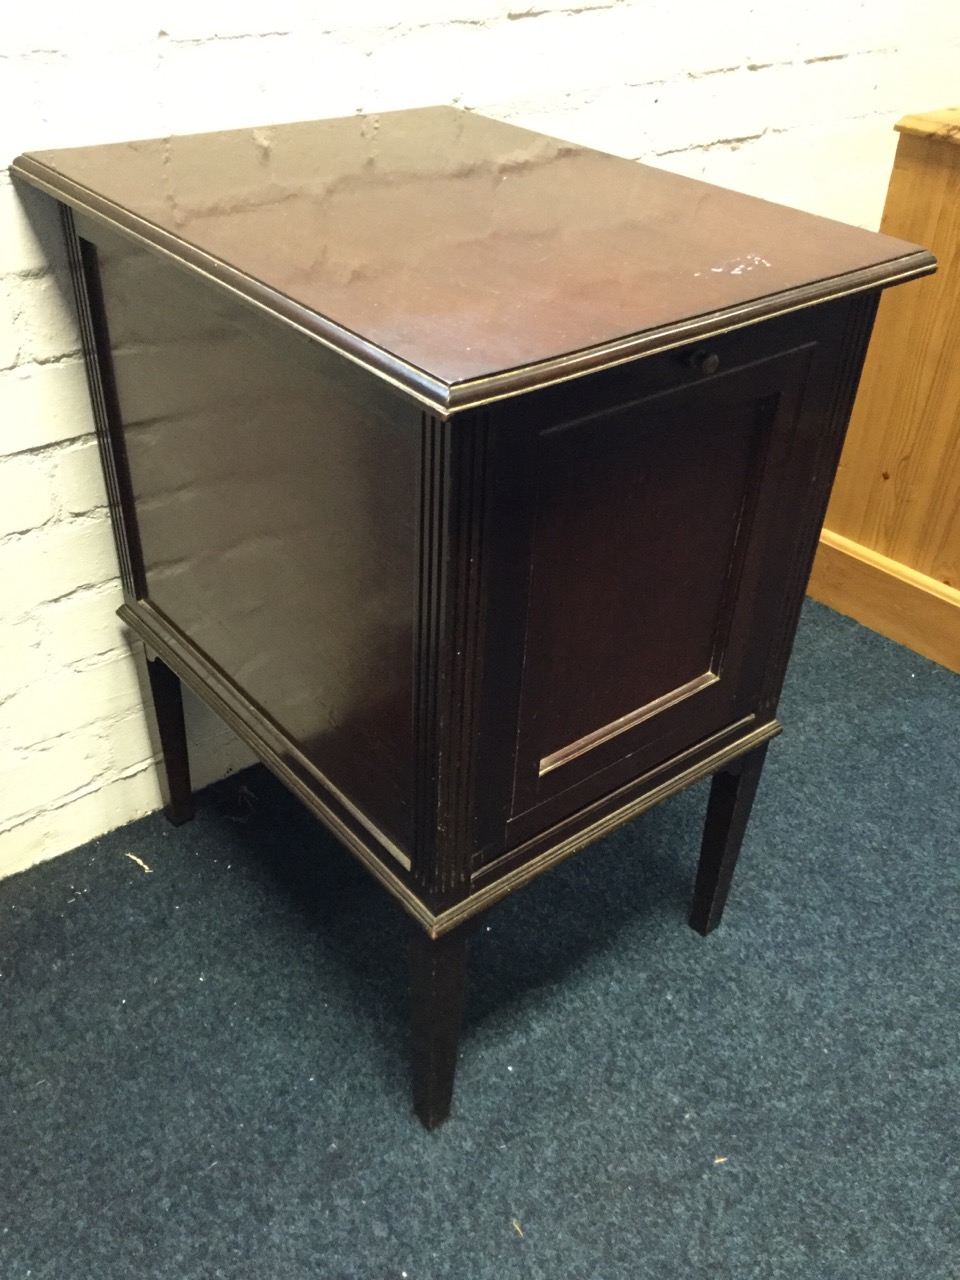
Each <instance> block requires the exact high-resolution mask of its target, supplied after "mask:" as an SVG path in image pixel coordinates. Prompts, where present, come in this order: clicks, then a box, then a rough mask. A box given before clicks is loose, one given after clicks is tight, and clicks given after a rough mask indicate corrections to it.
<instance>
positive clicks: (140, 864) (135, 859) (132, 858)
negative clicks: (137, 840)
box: [126, 853, 153, 876]
mask: <svg viewBox="0 0 960 1280" xmlns="http://www.w3.org/2000/svg"><path fill="white" fill-rule="evenodd" d="M126 856H127V857H128V858H129V859H130V861H131V862H135V863H136V864H137V866H138V867H142V868H143V870H144V871H145V872H146V873H147V875H148V876H149V875H152V874H153V867H148V866H147V864H146V863H145V862H144V860H143V859H142V858H138V857H137V855H136V854H135V853H128V854H127V855H126Z"/></svg>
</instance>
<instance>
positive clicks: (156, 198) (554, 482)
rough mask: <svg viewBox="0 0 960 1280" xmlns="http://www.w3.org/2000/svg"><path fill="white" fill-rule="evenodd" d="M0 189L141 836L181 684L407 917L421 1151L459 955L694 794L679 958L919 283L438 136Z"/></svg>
mask: <svg viewBox="0 0 960 1280" xmlns="http://www.w3.org/2000/svg"><path fill="white" fill-rule="evenodd" d="M14 171H15V173H16V174H17V175H19V177H21V178H27V179H28V180H30V181H32V182H34V183H35V184H36V185H38V186H39V187H41V188H42V189H44V190H47V191H50V192H52V193H54V194H55V195H56V196H57V197H58V198H59V199H60V200H61V201H63V202H64V203H65V204H67V205H69V206H71V208H72V210H73V212H71V211H70V210H69V209H67V210H65V214H64V227H65V232H66V235H67V240H68V248H69V253H70V259H71V265H72V268H73V274H74V280H75V287H76V294H77V302H78V308H79V313H80V321H81V330H82V334H83V342H84V351H85V355H86V360H87V370H88V378H89V382H90V390H91V396H92V399H93V404H94V410H95V417H96V421H97V431H98V439H99V442H100V447H101V452H102V457H103V464H104V470H105V474H106V478H107V486H108V492H109V497H110V508H111V515H112V518H113V522H114V529H115V533H116V538H117V546H118V554H119V557H120V563H121V570H122V577H123V587H124V604H123V606H122V608H121V610H120V613H121V617H122V618H123V619H124V621H125V622H126V623H127V624H128V625H129V626H130V628H131V629H132V630H133V631H134V632H135V633H136V634H137V635H138V636H140V637H141V639H142V640H143V641H144V643H145V644H146V645H147V646H148V647H149V650H150V652H151V654H155V655H157V660H155V661H153V662H152V663H151V665H150V681H151V686H152V690H153V697H154V702H155V706H156V711H157V720H158V724H159V727H160V736H161V740H162V745H163V754H164V760H165V768H166V774H167V796H166V799H167V804H168V810H169V812H170V814H171V816H172V817H173V818H174V819H175V820H178V819H181V818H183V817H186V816H188V813H189V809H190V803H191V799H190V782H189V770H188V763H187V752H186V742H185V737H184V732H183V720H182V706H181V702H180V687H179V681H180V680H182V681H183V682H184V683H185V684H187V685H188V686H189V688H191V689H192V690H193V691H194V692H195V693H197V695H198V696H199V697H201V698H203V699H204V700H205V701H206V702H207V703H208V705H209V706H211V707H212V708H213V709H214V711H216V712H217V714H219V715H220V716H221V717H222V718H223V719H224V720H225V721H226V723H227V724H229V725H230V726H231V727H232V728H233V729H234V730H235V731H236V732H237V733H238V734H239V735H240V736H241V737H242V738H243V739H244V741H245V742H247V743H248V744H249V745H250V746H251V748H252V749H253V750H254V751H255V752H256V753H257V755H258V756H259V758H260V759H261V760H263V762H264V763H265V764H266V765H267V766H268V767H269V768H270V769H271V770H273V772H274V773H275V774H276V775H277V777H279V778H280V779H281V780H282V782H283V783H284V784H285V785H286V786H287V787H288V788H290V790H291V791H292V792H293V793H294V794H296V795H297V796H298V797H299V798H300V799H301V800H302V801H303V802H304V803H305V804H306V805H307V806H308V808H309V809H310V810H311V812H313V813H314V814H315V815H316V816H317V817H318V818H319V819H320V820H321V821H322V822H324V823H325V824H326V825H327V826H328V827H329V829H330V830H331V831H333V832H334V834H336V835H337V836H338V838H339V839H340V840H342V841H343V843H344V844H345V845H346V846H347V847H348V848H349V849H350V850H351V851H352V852H353V853H354V854H355V856H356V857H357V858H358V859H359V860H360V861H361V862H362V863H363V865H364V866H365V867H366V868H367V869H368V870H369V871H370V872H371V874H373V875H374V876H375V877H376V878H377V880H378V881H379V883H380V884H381V885H382V886H383V887H384V888H385V889H386V890H387V891H388V892H390V893H391V894H392V895H393V896H394V897H395V898H396V899H397V901H398V902H400V904H401V905H402V906H403V908H404V909H405V910H406V911H407V912H408V913H409V914H410V915H411V916H412V917H413V920H414V922H415V923H414V926H413V927H414V934H413V938H412V941H411V944H410V947H411V965H412V996H413V1003H412V1035H413V1058H414V1086H415V1107H416V1111H417V1113H418V1115H419V1116H420V1117H421V1119H422V1120H423V1122H424V1123H425V1124H426V1125H427V1126H428V1127H433V1126H434V1125H436V1124H439V1123H441V1122H442V1121H443V1120H444V1119H445V1118H446V1116H447V1114H448V1113H449V1109H450V1101H451V1097H452V1090H453V1079H454V1072H455V1067H456V1058H457V1041H458V1035H459V1026H460V1020H461V1013H462V1007H463V993H464V982H465V956H466V939H467V935H468V933H469V931H470V928H471V926H473V925H475V924H476V922H477V920H479V919H480V918H481V916H482V913H483V912H484V911H486V910H487V908H489V907H490V905H491V904H492V903H494V902H496V901H497V900H498V899H500V898H503V897H505V896H506V895H507V894H509V893H512V892H513V891H514V890H515V889H517V888H519V887H520V886H521V885H523V884H525V883H527V882H528V881H530V880H531V879H533V878H534V877H535V876H537V875H540V874H542V873H543V872H545V871H546V870H548V869H549V868H550V867H552V866H555V865H556V864H557V863H558V862H559V861H561V860H562V859H563V858H566V857H568V856H569V855H570V854H572V853H574V852H576V851H577V850H579V849H582V848H584V847H585V846H586V845H589V844H590V843H592V842H593V841H595V840H598V839H600V838H601V837H602V836H603V835H605V834H606V833H608V832H609V831H612V830H614V829H615V828H616V827H618V826H621V825H622V824H624V823H625V822H627V821H629V820H631V819H632V818H636V817H638V816H639V815H641V814H642V813H643V812H644V811H645V810H647V809H649V808H651V807H652V806H653V805H655V804H659V803H661V802H662V801H664V800H666V799H667V798H668V797H670V796H672V795H675V794H677V793H678V792H679V791H682V790H683V789H684V788H685V787H688V786H690V785H692V784H693V783H694V782H696V781H698V780H700V779H703V778H706V777H708V776H710V775H713V777H714V781H713V784H712V790H711V799H710V803H709V806H708V814H707V822H706V828H705V834H704V842H703V848H702V852H701V861H700V868H699V873H698V879H697V886H696V890H695V895H694V905H693V910H692V915H691V923H692V924H693V925H694V927H695V928H697V929H699V930H700V931H701V932H707V931H708V930H709V929H711V928H713V927H715V925H716V924H717V923H718V921H719V919H720V915H721V913H722V910H723V905H724V902H725V901H726V898H727V894H728V891H729V888H730V883H731V878H732V876H733V871H734V867H735V864H736V859H737V854H738V852H739V849H740V846H741V844H742V841H743V836H744V831H745V829H746V824H747V820H748V817H749V812H750V807H751V803H752V800H753V795H754V792H755V790H756V786H757V782H758V779H759V776H760V770H761V767H762V763H763V759H764V755H765V752H766V745H767V743H768V742H769V741H770V740H771V739H772V738H773V737H774V736H775V735H776V734H777V733H779V732H780V727H781V726H780V724H779V722H778V721H777V718H776V708H777V701H778V698H779V694H780V689H781V687H782V683H783V677H784V672H785V669H786V663H787V660H788V657H789V652H790V648H791V645H792V642H793V636H794V632H795V629H796V625H797V619H798V616H799V610H800V606H801V602H802V599H803V590H804V584H805V582H806V577H807V574H808V572H809V568H810V561H811V558H812V555H813V551H814V548H815V545H816V538H817V530H818V528H819V524H820V521H821V520H822V517H823V511H824V508H825V504H826V500H827V494H828V492H829V487H830V483H831V479H832V476H833V472H834V470H835V467H836V463H837V458H838V456H839V451H840V447H841V444H842V440H843V433H844V429H845V425H846V421H847V418H848V415H849V411H850V406H851V403H852V398H853V394H854V391H855V389H856V382H857V378H858V376H859V371H860V368H861V365H862V362H863V356H864V352H865V349H866V343H867V340H868V336H869V332H870V326H871V323H872V319H873V314H874V310H875V306H876V295H877V292H878V290H879V288H880V286H882V285H884V284H887V283H890V282H893V281H896V280H898V279H906V278H909V277H910V276H913V275H917V274H923V273H925V272H927V271H929V270H931V269H932V267H933V261H932V259H931V257H930V255H929V254H927V253H926V252H925V251H923V250H921V249H918V248H916V246H910V245H906V244H903V243H902V242H899V241H893V240H890V239H888V238H886V237H880V236H875V235H873V234H872V233H869V232H866V231H862V230H860V229H856V228H849V227H841V226H839V225H837V224H835V223H829V222H827V221H825V220H823V219H817V218H811V217H809V216H808V215H806V214H801V213H797V212H796V211H793V210H788V209H782V208H778V207H776V206H772V205H769V204H765V203H764V202H762V201H757V200H753V199H750V198H748V197H744V196H741V195H736V194H734V193H732V192H725V191H721V190H719V189H718V188H715V187H709V186H707V185H706V184H703V183H698V182H694V181H692V180H689V179H685V178H678V177H676V176H675V175H672V174H667V173H660V172H658V171H656V170H652V169H649V168H646V167H644V166H641V165H635V164H632V163H630V162H627V161H624V160H620V159H616V158H614V157H610V156H602V155H600V154H598V153H596V152H592V151H589V150H587V149H585V148H582V147H578V146H574V145H571V144H567V143H560V142H557V141H556V140H554V139H550V138H544V137H542V136H540V135H537V134H532V133H529V132H527V131H524V130H519V129H516V128H513V127H512V126H507V125H503V124H500V123H497V122H494V121H487V120H483V119H482V118H480V117H477V116H474V115H472V114H471V113H465V112H461V111H454V110H452V109H447V108H430V109H423V110H416V111H409V112H397V113H388V114H386V115H383V116H378V117H372V116H371V117H354V118H351V119H349V120H339V121H326V122H315V123H312V124H303V125H288V126H278V127H276V128H271V129H265V130H241V131H236V132H233V133H225V134H214V135H198V136H195V137H190V138H172V139H165V140H162V141H149V142H144V143H129V144H116V145H111V146H106V147H97V148H83V149H78V150H76V151H70V152H57V153H45V154H43V155H39V156H33V157H26V158H21V160H20V161H18V162H17V163H16V165H15V166H14ZM385 959H386V960H389V957H387V958H385Z"/></svg>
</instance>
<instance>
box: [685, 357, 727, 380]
mask: <svg viewBox="0 0 960 1280" xmlns="http://www.w3.org/2000/svg"><path fill="white" fill-rule="evenodd" d="M686 363H687V364H688V365H689V366H690V368H691V369H694V370H696V372H697V373H699V374H702V375H703V376H704V377H707V376H709V375H710V374H711V373H716V372H717V370H718V369H719V368H720V357H719V356H718V355H717V353H716V352H715V351H691V353H690V354H689V355H688V356H687V357H686Z"/></svg>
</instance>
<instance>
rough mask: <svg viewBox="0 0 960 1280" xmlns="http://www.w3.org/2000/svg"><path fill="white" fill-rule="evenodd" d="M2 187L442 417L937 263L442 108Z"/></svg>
mask: <svg viewBox="0 0 960 1280" xmlns="http://www.w3.org/2000/svg"><path fill="white" fill-rule="evenodd" d="M13 168H14V172H15V173H16V174H18V175H19V176H20V177H22V178H25V179H27V180H28V181H30V182H32V183H34V184H35V185H38V186H40V187H42V188H44V189H45V190H47V191H49V192H51V193H52V194H54V195H55V196H57V197H58V198H60V199H61V200H64V201H65V202H66V203H68V204H70V205H73V206H74V207H75V208H78V209H80V210H81V211H85V212H86V213H88V214H90V215H92V216H94V217H95V218H97V219H98V220H100V221H104V222H108V223H112V224H114V225H115V226H118V227H120V228H121V229H122V230H125V231H126V232H128V233H133V234H134V235H137V236H139V237H140V238H141V239H143V240H145V241H147V242H148V243H150V244H152V245H154V246H156V247H159V248H161V249H164V250H166V251H168V252H170V253H172V254H173V255H174V256H175V257H177V258H179V259H180V260H181V261H182V262H183V263H184V264H185V265H187V266H189V267H192V268H194V269H196V270H199V271H202V272H203V273H204V274H205V275H206V276H208V277H213V278H214V279H216V280H219V281H220V282H221V283H224V284H227V285H228V286H230V287H232V288H233V289H235V290H236V291H238V292H239V293H241V294H243V295H245V296H247V297H248V298H250V299H251V300H253V301H255V302H256V303H258V304H259V305H261V306H264V307H266V308H268V309H269V310H272V311H274V312H276V313H277V314H279V315H280V316H281V317H283V318H284V319H286V320H287V321H289V322H291V323H294V324H296V325H298V326H299V327H300V328H302V329H305V330H307V331H308V332H310V333H312V334H313V335H314V336H316V337H318V338H320V339H321V340H322V341H324V342H326V343H327V344H328V345H331V346H333V347H335V348H338V349H340V350H341V351H343V352H344V353H345V354H347V355H348V356H349V357H350V358H352V359H354V360H356V361H357V362H359V363H361V364H364V365H367V366H368V367H370V368H371V369H372V370H373V371H375V372H377V373H378V374H380V376H382V377H385V378H387V379H388V380H391V381H393V382H395V383H397V384H399V385H400V386H402V387H404V388H405V389H406V390H408V391H412V392H413V393H414V394H415V395H417V396H418V397H419V398H420V399H422V400H424V401H425V402H427V403H429V404H431V405H435V406H437V407H439V408H441V409H443V408H451V407H457V406H458V405H460V406H466V405H467V404H471V403H480V402H482V401H483V400H485V399H492V398H496V397H498V396H500V395H504V394H511V393H513V392H514V391H517V390H522V389H525V388H527V387H530V386H537V385H542V384H544V383H547V382H550V381H557V380H558V379H559V378H562V377H566V376H573V375H574V374H577V373H581V372H584V371H586V370H587V369H589V368H596V367H602V366H603V365H605V364H611V363H616V362H617V361H618V360H623V359H627V358H632V357H633V356H634V355H637V354H642V353H644V352H646V351H652V350H658V349H662V348H665V347H668V346H675V345H678V344H679V343H680V342H682V341H690V340H694V339H696V338H699V337H702V336H709V334H711V333H715V332H719V331H722V330H724V329H728V328H730V327H732V326H735V325H737V324H743V323H747V322H749V321H751V320H755V319H759V318H762V317H763V316H764V315H770V314H776V313H778V312H780V311H784V310H791V309H793V308H795V307H797V306H804V305H809V303H811V302H817V301H821V300H824V299H827V298H830V297H833V296H836V295H839V294H842V293H848V292H852V291H854V290H857V289H863V288H872V287H878V286H879V285H882V284H887V283H891V282H893V281H894V280H898V279H906V278H909V277H911V276H915V275H921V274H925V273H926V272H927V271H929V270H932V269H933V265H934V263H933V259H932V258H931V257H930V255H929V254H927V253H925V252H924V251H922V250H919V249H917V247H916V246H913V245H909V244H906V243H904V242H903V241H900V240H895V239H892V238H890V237H888V236H881V235H877V234H875V233H873V232H869V231H864V230H861V229H858V228H855V227H850V226H846V225H844V224H841V223H837V222H832V221H829V220H827V219H824V218H819V217H815V216H813V215H810V214H805V213H800V212H797V211H796V210H792V209H788V208H785V207H783V206H780V205H775V204H771V203H768V202H766V201H763V200H758V199H755V198H753V197H750V196H744V195H740V194H737V193H735V192H732V191H728V190H725V189H723V188H720V187H715V186H711V185H708V184H706V183H703V182H699V181H696V180H694V179H690V178H684V177H679V176H677V175H675V174H672V173H668V172H665V171H662V170H659V169H654V168H651V167H649V166H647V165H642V164H638V163H635V162H633V161H630V160H624V159H622V158H618V157H614V156H610V155H606V154H603V153H601V152H597V151H593V150H590V149H589V148H587V147H582V146H578V145H576V144H573V143H566V142H561V141H558V140H556V139H553V138H549V137H546V136H544V135H542V134H539V133H533V132H530V131H528V130H525V129H520V128H516V127H515V126H512V125H507V124H503V123H501V122H499V121H494V120H490V119H486V118H484V117H482V116H478V115H475V114H473V113H471V112H467V111H461V110H457V109H454V108H451V107H427V108H418V109H414V110H408V111H396V112H388V113H384V114H380V115H367V116H359V115H357V116H350V117H346V118H343V119H338V120H325V121H314V122H308V123H302V124H285V125H277V126H272V127H264V128H254V129H239V130H234V131H230V132H224V133H207V134H195V135H190V136H185V137H169V138H163V139H155V140H149V141H139V142H127V143H114V144H108V145H101V146H95V147H80V148H72V149H69V150H61V151H49V152H36V153H32V154H28V155H26V156H22V157H20V158H19V159H18V160H17V161H16V162H15V164H14V166H13Z"/></svg>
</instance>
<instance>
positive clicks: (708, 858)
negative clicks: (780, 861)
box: [690, 743, 767, 934]
mask: <svg viewBox="0 0 960 1280" xmlns="http://www.w3.org/2000/svg"><path fill="white" fill-rule="evenodd" d="M766 755H767V744H766V743H764V744H763V746H762V747H757V748H756V749H755V750H754V751H750V752H748V753H747V754H746V755H745V756H741V757H740V759H739V760H737V761H736V762H735V764H734V765H733V766H731V768H730V769H724V770H721V772H720V773H715V774H714V776H713V782H712V784H711V787H710V800H709V803H708V805H707V820H706V824H705V826H704V830H703V844H702V845H701V847H700V865H699V867H698V869H697V883H696V887H695V888H694V891H693V906H692V908H691V911H690V925H691V927H692V928H694V929H696V931H697V932H698V933H702V934H708V933H709V932H710V931H711V930H712V929H715V928H716V927H717V925H718V924H719V923H720V917H721V916H722V915H723V908H724V906H725V905H726V901H727V894H728V893H729V892H730V881H731V880H732V879H733V872H734V868H735V867H736V865H737V858H738V857H739V855H740V846H741V845H742V844H743V837H744V833H745V832H746V829H747V822H748V820H749V818H750V810H751V809H752V808H753V800H754V796H755V795H756V794H757V785H758V783H759V782H760V774H761V773H762V772H763V762H764V760H765V759H766Z"/></svg>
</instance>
